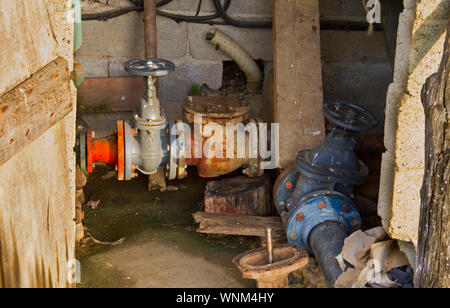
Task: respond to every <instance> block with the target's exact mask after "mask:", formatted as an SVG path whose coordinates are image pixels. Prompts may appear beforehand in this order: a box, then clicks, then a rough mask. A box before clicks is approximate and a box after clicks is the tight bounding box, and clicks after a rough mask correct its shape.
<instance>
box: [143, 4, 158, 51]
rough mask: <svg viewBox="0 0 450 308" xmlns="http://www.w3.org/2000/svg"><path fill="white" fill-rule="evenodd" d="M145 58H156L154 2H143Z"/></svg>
mask: <svg viewBox="0 0 450 308" xmlns="http://www.w3.org/2000/svg"><path fill="white" fill-rule="evenodd" d="M144 36H145V57H147V58H156V57H157V50H158V49H157V46H158V45H157V33H156V1H155V0H144Z"/></svg>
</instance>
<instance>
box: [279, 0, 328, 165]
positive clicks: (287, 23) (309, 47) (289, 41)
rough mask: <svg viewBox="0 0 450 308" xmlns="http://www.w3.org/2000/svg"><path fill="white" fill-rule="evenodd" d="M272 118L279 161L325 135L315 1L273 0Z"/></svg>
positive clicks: (286, 160)
mask: <svg viewBox="0 0 450 308" xmlns="http://www.w3.org/2000/svg"><path fill="white" fill-rule="evenodd" d="M273 15H274V30H273V31H274V96H275V97H274V100H275V101H274V104H275V112H274V113H275V122H277V123H280V157H279V167H281V168H285V167H287V166H288V165H289V164H290V163H291V162H292V161H294V160H295V157H296V155H297V153H298V151H299V150H303V149H310V148H313V147H315V146H318V145H320V144H322V143H323V142H324V140H325V124H324V117H323V112H322V106H323V89H322V65H321V56H320V26H319V1H317V0H291V1H273Z"/></svg>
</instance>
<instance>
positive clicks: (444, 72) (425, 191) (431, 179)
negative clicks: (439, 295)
mask: <svg viewBox="0 0 450 308" xmlns="http://www.w3.org/2000/svg"><path fill="white" fill-rule="evenodd" d="M449 31H450V19H449V24H448V27H447V36H446V41H445V46H444V55H443V57H442V61H441V65H440V68H439V71H438V73H436V74H434V75H433V76H431V77H430V78H428V79H427V81H426V83H425V85H424V87H423V89H422V104H423V107H424V110H425V176H424V179H423V185H422V190H421V208H420V220H419V241H418V245H417V271H416V275H415V285H416V287H421V288H425V287H427V288H448V287H450V279H449V278H450V277H449V273H450V263H449V255H450V182H449V180H450V83H449V74H450V50H449V44H450V42H449V37H450V32H449Z"/></svg>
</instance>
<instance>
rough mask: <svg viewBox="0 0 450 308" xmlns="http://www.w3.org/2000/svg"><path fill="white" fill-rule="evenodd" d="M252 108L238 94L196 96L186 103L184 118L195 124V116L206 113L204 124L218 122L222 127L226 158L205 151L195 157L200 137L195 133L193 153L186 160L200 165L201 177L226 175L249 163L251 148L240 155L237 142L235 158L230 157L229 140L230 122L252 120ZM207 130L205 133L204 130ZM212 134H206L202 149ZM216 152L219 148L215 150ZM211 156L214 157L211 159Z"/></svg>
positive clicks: (244, 122)
mask: <svg viewBox="0 0 450 308" xmlns="http://www.w3.org/2000/svg"><path fill="white" fill-rule="evenodd" d="M249 111H250V107H249V105H248V102H246V101H243V100H240V99H239V98H237V97H235V96H204V97H202V96H195V97H189V98H188V99H187V101H186V103H185V105H184V117H185V118H186V119H187V121H188V122H190V123H191V124H192V123H194V117H195V115H201V116H202V125H206V124H208V123H215V124H218V125H221V126H222V131H223V133H224V135H223V138H222V140H223V145H222V151H223V152H222V153H221V154H222V155H221V156H222V157H219V155H217V153H216V155H212V154H213V153H208V154H206V153H203V155H202V158H195V155H194V154H195V152H194V149H195V148H196V144H195V143H196V142H197V140H196V138H195V137H194V134H192V136H191V145H194V146H191V149H190V150H191V153H190V155H188V157H189V158H187V159H186V163H187V165H189V166H196V167H197V169H198V174H199V175H200V176H201V177H205V178H212V177H217V176H220V175H224V174H229V173H231V172H233V171H235V170H237V169H239V168H241V167H243V166H247V165H248V164H249V158H248V151H246V156H245V157H243V158H237V152H236V151H237V150H236V148H237V146H236V143H235V153H234V158H226V157H227V155H226V154H227V153H226V149H227V139H226V124H228V123H243V124H244V125H245V124H247V123H248V119H249ZM191 131H194V130H191ZM202 133H203V132H202ZM208 138H209V136H204V135H203V136H202V141H201V142H202V145H201V148H202V149H204V148H205V143H206V142H207V141H208ZM235 142H236V141H235ZM214 151H216V149H214ZM208 157H211V158H208Z"/></svg>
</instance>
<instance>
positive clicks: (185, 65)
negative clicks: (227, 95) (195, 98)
mask: <svg viewBox="0 0 450 308" xmlns="http://www.w3.org/2000/svg"><path fill="white" fill-rule="evenodd" d="M171 60H172V61H173V62H174V63H175V66H176V69H175V71H174V72H173V73H172V74H169V75H168V76H165V77H161V78H159V98H160V100H161V101H184V100H185V99H186V96H187V95H189V91H190V89H191V87H192V85H193V84H199V85H202V84H203V83H206V84H207V85H208V86H209V87H210V88H212V89H218V88H220V87H221V86H222V75H223V64H222V62H220V61H206V60H204V61H198V60H195V59H193V58H190V57H185V58H183V59H171Z"/></svg>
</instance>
